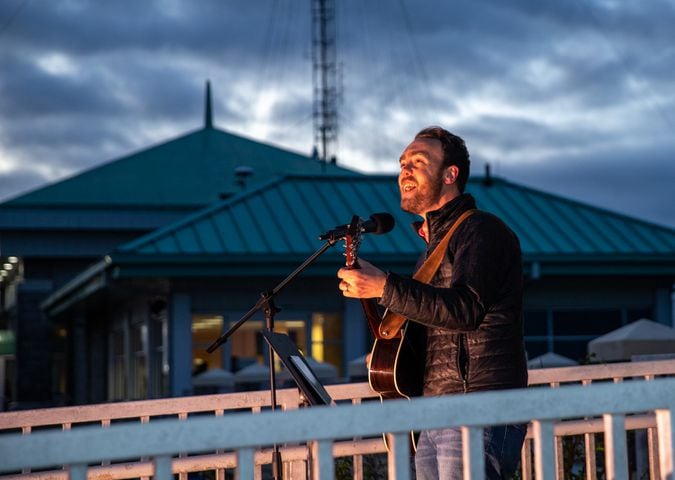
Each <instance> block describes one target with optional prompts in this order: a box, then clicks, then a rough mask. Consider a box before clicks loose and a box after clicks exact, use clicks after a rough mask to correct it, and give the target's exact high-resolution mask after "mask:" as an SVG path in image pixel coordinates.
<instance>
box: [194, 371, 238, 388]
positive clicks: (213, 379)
mask: <svg viewBox="0 0 675 480" xmlns="http://www.w3.org/2000/svg"><path fill="white" fill-rule="evenodd" d="M233 385H234V375H232V372H228V371H227V370H223V369H222V368H212V369H210V370H207V371H205V372H203V373H200V374H199V375H197V376H195V377H194V378H193V379H192V386H194V387H221V388H230V387H232V386H233Z"/></svg>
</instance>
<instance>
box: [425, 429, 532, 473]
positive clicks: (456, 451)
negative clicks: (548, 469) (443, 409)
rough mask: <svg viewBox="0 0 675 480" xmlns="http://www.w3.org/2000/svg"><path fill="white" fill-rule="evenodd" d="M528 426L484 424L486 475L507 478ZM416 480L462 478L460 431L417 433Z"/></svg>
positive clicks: (518, 461) (514, 468) (515, 463)
mask: <svg viewBox="0 0 675 480" xmlns="http://www.w3.org/2000/svg"><path fill="white" fill-rule="evenodd" d="M526 433H527V425H500V426H496V427H487V428H485V430H484V432H483V449H484V452H485V478H486V479H487V480H498V479H499V480H501V479H508V478H511V477H512V476H513V474H514V473H515V471H516V469H517V468H518V465H519V463H520V450H521V448H522V446H523V440H524V439H525V434H526ZM415 472H416V476H417V480H462V478H463V470H462V430H461V429H460V428H448V429H444V430H428V431H423V432H422V433H421V434H420V437H419V440H418V442H417V452H416V453H415Z"/></svg>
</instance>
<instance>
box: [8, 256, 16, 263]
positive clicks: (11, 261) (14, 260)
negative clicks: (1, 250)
mask: <svg viewBox="0 0 675 480" xmlns="http://www.w3.org/2000/svg"><path fill="white" fill-rule="evenodd" d="M7 261H8V262H9V263H19V257H7Z"/></svg>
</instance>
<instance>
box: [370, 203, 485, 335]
mask: <svg viewBox="0 0 675 480" xmlns="http://www.w3.org/2000/svg"><path fill="white" fill-rule="evenodd" d="M475 211H476V210H475V209H471V210H467V211H466V212H464V213H462V214H461V215H460V216H459V218H458V219H457V220H456V221H455V223H454V224H453V225H452V227H450V230H448V232H447V233H446V234H445V236H444V237H443V238H442V239H441V241H440V243H439V244H438V245H436V248H434V251H433V252H431V255H429V256H428V257H427V259H426V260H425V261H424V263H423V264H422V266H421V267H420V268H419V269H418V270H417V271H416V272H415V274H414V275H413V279H415V280H417V281H419V282H422V283H429V282H430V281H431V279H432V278H434V275H435V274H436V270H438V267H439V266H440V265H441V260H443V256H444V255H445V252H446V251H447V249H448V244H449V243H450V238H451V237H452V234H453V233H455V230H457V228H458V227H459V226H460V225H461V224H462V222H464V220H466V219H467V218H469V217H470V216H471V215H472V214H473V213H474V212H475ZM405 321H406V318H405V317H404V316H403V315H399V314H398V313H394V312H392V311H391V310H387V313H385V314H384V318H383V319H382V322H381V323H380V328H379V329H378V333H379V334H380V337H381V338H394V337H396V336H397V335H398V334H399V332H400V331H401V327H402V326H403V324H404V323H405Z"/></svg>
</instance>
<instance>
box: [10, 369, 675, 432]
mask: <svg viewBox="0 0 675 480" xmlns="http://www.w3.org/2000/svg"><path fill="white" fill-rule="evenodd" d="M668 374H675V359H673V360H654V361H644V362H624V363H610V364H599V365H582V366H573V367H560V368H544V369H533V370H530V371H529V379H530V380H529V384H530V385H544V384H553V383H569V382H582V381H595V380H605V379H607V380H613V379H617V378H631V377H645V378H646V377H654V376H657V375H668ZM326 389H327V390H328V392H329V394H330V395H331V397H332V398H333V399H334V400H336V401H344V400H352V401H359V400H361V399H366V398H373V397H376V395H375V393H374V392H373V391H372V390H371V389H370V387H369V385H368V384H367V383H365V382H362V383H349V384H339V385H328V386H327V387H326ZM277 402H278V403H279V405H280V406H281V408H282V409H283V410H290V409H294V408H297V407H298V406H299V405H300V402H301V399H300V396H299V393H298V390H297V389H296V388H286V389H280V390H278V394H277ZM269 406H270V395H269V391H255V392H237V393H223V394H213V395H198V396H190V397H176V398H163V399H156V400H135V401H125V402H115V403H101V404H93V405H81V406H73V407H54V408H42V409H33V410H21V411H11V412H0V434H1V433H2V431H3V430H11V429H19V428H23V429H25V428H32V427H44V426H50V425H53V426H59V425H75V424H78V423H93V422H104V421H105V422H109V421H114V420H127V419H133V418H142V417H161V416H170V415H181V414H183V415H189V414H194V413H201V412H221V411H227V410H235V409H253V410H255V411H258V410H260V409H263V408H267V407H269Z"/></svg>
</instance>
